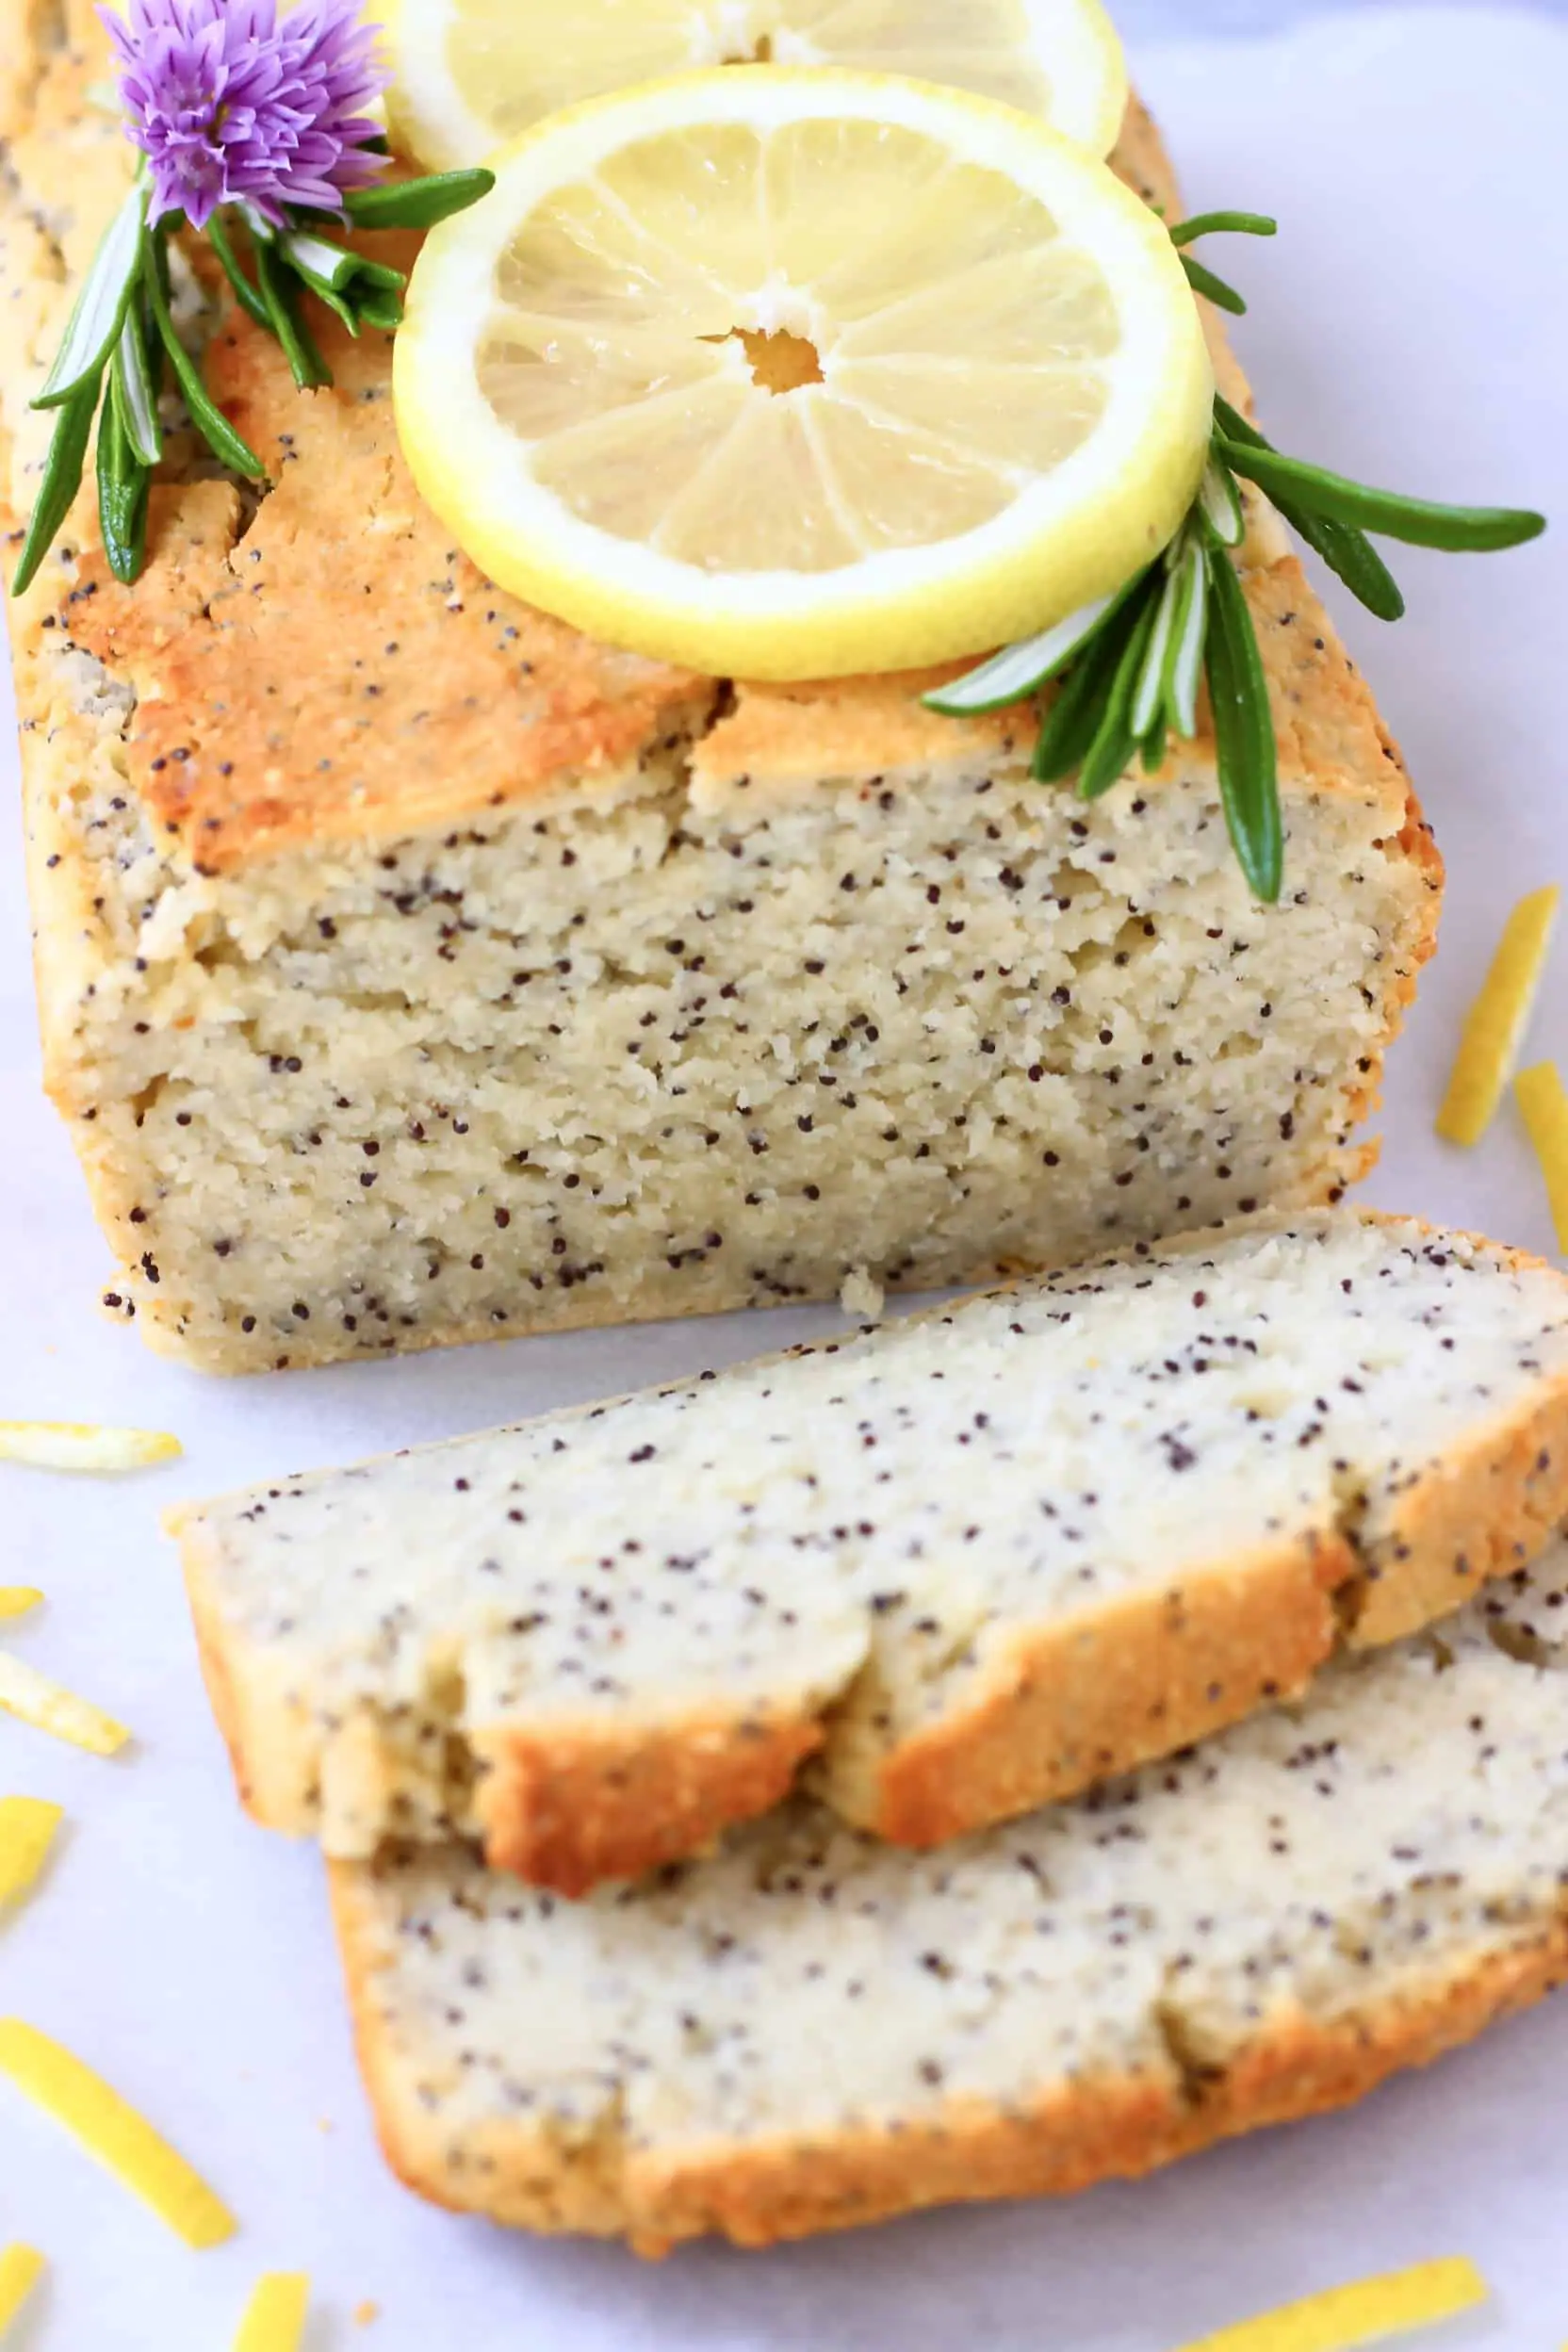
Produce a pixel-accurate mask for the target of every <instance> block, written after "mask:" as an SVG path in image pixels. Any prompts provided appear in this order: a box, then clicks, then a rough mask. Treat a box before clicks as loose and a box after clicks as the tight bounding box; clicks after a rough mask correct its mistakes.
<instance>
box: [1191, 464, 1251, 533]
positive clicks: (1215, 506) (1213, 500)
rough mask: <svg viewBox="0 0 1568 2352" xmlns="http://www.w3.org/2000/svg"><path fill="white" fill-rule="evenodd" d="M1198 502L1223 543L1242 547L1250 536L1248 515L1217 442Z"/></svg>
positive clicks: (1206, 470)
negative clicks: (1248, 532) (1243, 542)
mask: <svg viewBox="0 0 1568 2352" xmlns="http://www.w3.org/2000/svg"><path fill="white" fill-rule="evenodd" d="M1198 503H1199V506H1200V507H1201V510H1202V513H1203V516H1204V519H1205V521H1206V522H1207V523H1208V526H1209V529H1210V530H1211V531H1213V532H1214V535H1215V537H1216V538H1217V540H1218V542H1219V544H1220V546H1221V547H1240V545H1241V543H1242V541H1243V540H1244V539H1245V538H1246V536H1247V516H1246V514H1245V512H1244V511H1243V508H1242V503H1241V492H1240V491H1239V490H1238V489H1237V488H1236V482H1235V476H1234V475H1233V473H1232V471H1231V468H1230V466H1228V465H1227V464H1226V462H1225V460H1224V458H1223V457H1222V456H1221V454H1220V452H1219V449H1218V448H1217V447H1216V449H1214V450H1213V452H1212V453H1211V455H1210V458H1209V462H1208V465H1207V466H1205V467H1204V469H1203V482H1202V487H1201V489H1200V491H1199V493H1198Z"/></svg>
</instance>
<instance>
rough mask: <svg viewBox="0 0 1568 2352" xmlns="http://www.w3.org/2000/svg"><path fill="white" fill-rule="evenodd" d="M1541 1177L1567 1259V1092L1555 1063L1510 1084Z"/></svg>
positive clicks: (1541, 1065) (1539, 1065)
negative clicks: (1538, 1163) (1533, 1149)
mask: <svg viewBox="0 0 1568 2352" xmlns="http://www.w3.org/2000/svg"><path fill="white" fill-rule="evenodd" d="M1513 1090H1514V1093H1515V1094H1516V1095H1517V1096H1518V1098H1519V1108H1520V1109H1521V1110H1522V1111H1523V1113H1524V1115H1525V1124H1526V1126H1527V1128H1528V1129H1529V1133H1530V1141H1531V1143H1533V1144H1534V1146H1535V1156H1536V1158H1537V1159H1538V1160H1539V1161H1540V1162H1541V1173H1542V1174H1543V1176H1544V1178H1545V1179H1546V1198H1547V1200H1548V1201H1550V1202H1551V1209H1552V1222H1553V1224H1554V1225H1555V1226H1556V1227H1557V1246H1558V1248H1559V1249H1560V1250H1562V1251H1563V1253H1564V1255H1568V1092H1565V1091H1564V1089H1563V1084H1562V1080H1561V1078H1560V1075H1559V1073H1558V1068H1557V1064H1556V1063H1555V1062H1537V1063H1536V1064H1535V1065H1534V1067H1533V1068H1532V1069H1530V1070H1521V1071H1520V1072H1519V1075H1518V1077H1517V1078H1516V1079H1515V1080H1514V1082H1513Z"/></svg>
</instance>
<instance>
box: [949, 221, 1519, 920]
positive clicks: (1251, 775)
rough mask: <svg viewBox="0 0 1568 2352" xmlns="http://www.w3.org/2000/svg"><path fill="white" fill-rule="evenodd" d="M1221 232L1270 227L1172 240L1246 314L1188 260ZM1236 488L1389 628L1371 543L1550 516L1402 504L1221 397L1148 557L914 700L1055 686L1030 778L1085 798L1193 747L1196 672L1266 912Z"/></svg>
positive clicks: (1268, 780) (1264, 820)
mask: <svg viewBox="0 0 1568 2352" xmlns="http://www.w3.org/2000/svg"><path fill="white" fill-rule="evenodd" d="M1221 232H1228V233H1231V234H1233V235H1239V236H1248V237H1272V236H1273V235H1274V234H1275V223H1274V222H1273V221H1270V220H1268V219H1267V218H1266V217H1265V216H1264V215H1262V214H1258V213H1241V212H1216V213H1203V214H1200V215H1198V216H1196V217H1195V218H1194V219H1192V220H1189V221H1179V222H1177V223H1176V225H1175V226H1174V227H1173V228H1172V229H1171V231H1170V237H1171V241H1172V243H1173V244H1174V245H1175V246H1176V248H1177V250H1178V252H1179V253H1181V256H1182V262H1183V266H1184V269H1185V270H1186V272H1187V275H1188V277H1189V279H1190V280H1191V281H1192V284H1193V286H1195V288H1196V289H1197V290H1198V291H1199V292H1200V293H1203V294H1206V295H1207V296H1208V297H1209V299H1210V300H1211V301H1214V302H1219V303H1220V304H1221V306H1222V307H1223V308H1226V309H1229V310H1232V311H1236V312H1240V311H1243V310H1245V308H1246V304H1245V302H1243V301H1242V299H1241V297H1240V296H1239V295H1238V294H1236V293H1235V292H1234V290H1233V288H1231V287H1229V286H1226V285H1225V284H1224V281H1223V280H1221V279H1216V278H1214V276H1213V273H1212V272H1211V271H1208V270H1204V268H1203V267H1202V265H1201V263H1198V262H1195V261H1194V260H1193V258H1192V256H1191V255H1190V254H1189V253H1187V252H1186V250H1185V249H1186V247H1187V246H1189V245H1190V244H1192V243H1193V242H1194V241H1195V240H1196V239H1197V238H1198V237H1207V236H1211V235H1214V234H1217V233H1221ZM1242 481H1247V482H1253V483H1255V484H1256V486H1257V487H1258V488H1259V489H1260V490H1263V491H1264V492H1266V495H1267V496H1268V498H1269V499H1270V500H1271V502H1272V503H1273V505H1274V507H1275V509H1276V511H1277V512H1278V513H1279V515H1280V516H1281V518H1282V520H1283V521H1284V522H1285V523H1287V524H1288V525H1289V526H1290V528H1291V529H1292V530H1293V531H1296V533H1297V534H1298V536H1299V537H1300V538H1301V539H1303V540H1305V541H1306V543H1307V545H1308V546H1309V547H1312V548H1313V549H1314V550H1315V552H1316V553H1317V554H1318V555H1320V556H1321V557H1322V558H1323V561H1324V562H1325V563H1326V564H1328V565H1329V566H1330V568H1331V570H1332V571H1333V572H1335V573H1336V574H1337V575H1338V577H1339V578H1340V579H1341V580H1343V581H1344V582H1345V585H1346V586H1347V587H1348V589H1349V590H1350V593H1351V594H1352V596H1356V597H1357V598H1358V599H1359V600H1360V602H1361V603H1363V604H1364V605H1365V607H1366V608H1367V610H1368V611H1369V612H1370V613H1375V614H1376V615H1377V616H1378V618H1379V619H1380V620H1386V621H1397V620H1398V619H1399V618H1400V617H1401V616H1402V614H1403V613H1404V610H1405V600H1404V597H1403V596H1402V595H1401V594H1400V592H1399V588H1398V584H1397V581H1396V580H1395V579H1394V576H1393V574H1392V573H1391V572H1390V571H1389V569H1388V566H1387V565H1386V564H1384V562H1383V560H1382V558H1381V556H1380V554H1379V553H1378V551H1377V549H1376V548H1375V547H1373V545H1372V543H1371V540H1370V539H1369V538H1368V537H1367V535H1366V534H1367V532H1368V531H1376V532H1377V533H1378V534H1379V535H1380V537H1383V538H1387V539H1397V540H1402V541H1404V542H1405V543H1406V544H1408V545H1410V546H1413V547H1440V548H1446V549H1448V550H1451V551H1456V552H1485V551H1489V550H1495V549H1498V548H1505V547H1521V546H1523V545H1524V543H1525V542H1526V541H1527V540H1529V539H1534V538H1538V537H1539V536H1540V534H1541V532H1542V531H1544V530H1545V528H1546V523H1545V517H1544V515H1537V514H1534V513H1530V512H1527V511H1524V510H1521V509H1516V508H1511V507H1464V506H1446V505H1441V504H1438V503H1435V502H1434V501H1432V500H1430V499H1427V498H1404V497H1401V496H1399V495H1398V494H1397V493H1396V492H1394V491H1388V490H1374V489H1370V488H1368V487H1367V486H1366V485H1365V484H1364V483H1363V482H1351V481H1350V480H1348V478H1347V477H1346V476H1345V475H1343V474H1336V473H1331V472H1330V471H1329V469H1328V468H1327V467H1325V466H1312V465H1308V464H1307V463H1306V462H1305V461H1304V460H1303V459H1300V458H1296V457H1286V456H1284V455H1283V454H1282V452H1281V451H1279V450H1278V449H1275V448H1274V447H1273V445H1272V443H1271V442H1268V441H1266V439H1265V438H1264V436H1263V434H1262V433H1260V432H1259V431H1258V429H1257V427H1256V426H1255V425H1253V424H1251V423H1250V422H1249V420H1248V419H1247V418H1246V417H1243V416H1242V415H1241V414H1240V412H1239V411H1238V410H1236V409H1235V408H1233V407H1232V405H1231V403H1230V402H1229V401H1228V400H1224V399H1222V398H1218V397H1217V398H1216V400H1215V414H1214V432H1213V438H1212V442H1211V446H1210V452H1209V461H1208V465H1207V466H1206V467H1205V469H1204V474H1203V479H1202V482H1201V485H1200V487H1199V490H1198V494H1197V496H1196V498H1194V500H1193V504H1192V506H1191V508H1190V509H1189V511H1188V513H1187V515H1186V517H1185V519H1184V522H1183V523H1182V526H1181V528H1180V530H1179V531H1177V532H1176V535H1175V537H1174V538H1173V539H1172V540H1171V542H1170V544H1169V546H1168V547H1167V548H1166V549H1165V551H1164V553H1163V554H1162V555H1161V556H1160V557H1159V558H1158V559H1157V560H1156V562H1155V563H1153V564H1150V565H1149V566H1148V567H1147V568H1146V569H1145V570H1143V571H1141V572H1139V573H1137V574H1136V575H1135V577H1134V578H1133V579H1132V580H1128V581H1127V582H1125V583H1124V585H1123V586H1122V587H1121V588H1120V589H1119V590H1117V591H1116V592H1115V593H1114V594H1112V595H1111V596H1102V597H1100V598H1098V599H1097V600H1096V602H1094V603H1093V604H1089V605H1086V606H1085V607H1084V608H1083V609H1082V611H1081V612H1078V613H1070V615H1069V616H1068V618H1067V619H1066V620H1063V621H1060V622H1058V623H1057V624H1056V626H1055V627H1054V629H1046V630H1043V631H1042V632H1041V633H1040V634H1039V635H1038V636H1037V637H1031V638H1028V639H1025V640H1023V641H1022V642H1021V643H1020V644H1018V645H1009V646H1007V647H1006V648H1005V650H1004V651H1003V652H1001V653H999V654H996V655H995V656H993V658H992V659H991V660H990V661H988V662H982V663H981V664H980V666H979V668H978V669H974V670H972V671H970V672H969V673H968V675H967V676H966V677H963V678H956V679H954V680H953V681H952V683H950V684H949V685H946V686H942V687H939V688H938V689H937V690H936V691H935V692H933V693H931V694H926V695H925V696H924V697H923V699H924V702H925V704H926V707H927V708H928V709H930V710H932V711H941V712H943V713H944V714H945V715H946V716H948V717H951V718H967V717H970V716H972V714H974V713H976V712H979V711H996V710H1001V709H1003V708H1005V707H1006V706H1007V705H1009V704H1012V703H1015V702H1020V701H1022V700H1023V699H1024V698H1025V697H1026V696H1028V695H1031V694H1037V693H1039V692H1040V690H1041V689H1042V688H1043V687H1045V686H1048V685H1050V684H1052V683H1053V682H1056V683H1057V692H1056V694H1054V697H1053V699H1052V700H1051V702H1050V704H1049V705H1048V707H1047V709H1046V711H1045V713H1044V716H1043V718H1042V721H1041V724H1040V731H1039V737H1038V741H1037V744H1036V748H1035V758H1034V765H1033V772H1034V774H1035V776H1037V778H1038V779H1039V780H1040V781H1041V782H1042V783H1052V782H1056V781H1059V780H1060V779H1062V778H1065V777H1066V776H1070V775H1072V774H1073V773H1074V772H1075V771H1076V774H1077V778H1078V784H1077V791H1078V796H1079V798H1080V799H1082V800H1096V799H1098V798H1100V796H1101V795H1102V794H1103V792H1107V791H1108V790H1109V789H1110V787H1111V786H1112V785H1113V784H1114V783H1115V782H1116V781H1117V779H1118V777H1119V776H1124V775H1125V774H1126V773H1127V771H1128V770H1129V769H1130V768H1132V766H1133V765H1134V763H1135V760H1136V759H1137V758H1138V757H1139V756H1140V755H1141V759H1142V764H1143V767H1144V769H1145V772H1146V773H1148V774H1151V775H1152V773H1153V772H1154V771H1155V769H1157V768H1158V767H1159V766H1160V765H1161V763H1162V761H1163V760H1164V759H1165V756H1166V752H1167V749H1168V743H1169V738H1170V736H1171V735H1172V734H1173V733H1174V734H1175V735H1177V736H1179V737H1182V738H1184V739H1185V740H1188V741H1190V740H1191V739H1192V738H1193V737H1194V736H1195V735H1196V734H1197V732H1198V699H1199V694H1198V690H1199V682H1200V679H1201V678H1204V677H1206V678H1207V681H1208V689H1209V704H1210V709H1211V711H1212V714H1213V723H1214V734H1215V751H1216V764H1217V771H1218V777H1219V794H1220V801H1221V804H1222V806H1223V808H1224V811H1225V823H1226V825H1227V828H1228V830H1229V832H1230V837H1231V841H1232V843H1233V847H1234V850H1235V854H1236V858H1237V859H1238V861H1239V863H1240V865H1241V869H1242V872H1243V873H1244V874H1245V875H1246V877H1247V881H1248V884H1249V886H1250V889H1251V890H1252V892H1253V894H1254V896H1256V897H1257V898H1259V899H1261V900H1263V901H1264V902H1265V903H1266V904H1269V905H1271V904H1273V902H1274V901H1276V900H1277V899H1278V897H1279V895H1280V891H1281V889H1282V883H1283V876H1284V825H1283V819H1282V812H1281V807H1280V792H1279V777H1278V749H1277V745H1276V740H1275V733H1274V719H1273V712H1272V710H1271V708H1270V705H1269V698H1268V681H1267V677H1266V671H1265V668H1264V661H1263V654H1262V650H1261V648H1260V646H1259V644H1258V638H1257V631H1256V629H1255V628H1254V626H1253V623H1252V616H1251V613H1250V609H1249V606H1248V602H1247V597H1246V595H1245V593H1244V591H1243V588H1242V583H1241V580H1240V577H1239V575H1238V571H1237V566H1236V563H1235V561H1234V560H1233V559H1234V556H1235V553H1236V551H1238V550H1239V549H1240V547H1242V544H1243V542H1244V540H1245V538H1246V529H1247V525H1246V513H1245V509H1244V507H1243V504H1242V496H1241V488H1240V483H1241V482H1242Z"/></svg>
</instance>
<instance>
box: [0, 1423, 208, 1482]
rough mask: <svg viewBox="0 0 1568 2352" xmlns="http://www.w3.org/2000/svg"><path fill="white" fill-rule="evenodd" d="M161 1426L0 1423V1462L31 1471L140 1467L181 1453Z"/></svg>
mask: <svg viewBox="0 0 1568 2352" xmlns="http://www.w3.org/2000/svg"><path fill="white" fill-rule="evenodd" d="M182 1450H183V1449H182V1447H181V1445H180V1441H179V1439H178V1438H177V1437H172V1436H171V1435H170V1434H169V1432H168V1430H167V1429H106V1428H105V1427H104V1426H103V1424H102V1423H100V1422H96V1421H0V1462H27V1463H28V1464H30V1465H31V1467H32V1468H34V1469H35V1470H95V1471H115V1470H145V1469H146V1468H148V1466H149V1465H150V1464H151V1463H153V1462H172V1460H173V1458H174V1456H175V1455H176V1454H178V1453H180V1452H181V1451H182Z"/></svg>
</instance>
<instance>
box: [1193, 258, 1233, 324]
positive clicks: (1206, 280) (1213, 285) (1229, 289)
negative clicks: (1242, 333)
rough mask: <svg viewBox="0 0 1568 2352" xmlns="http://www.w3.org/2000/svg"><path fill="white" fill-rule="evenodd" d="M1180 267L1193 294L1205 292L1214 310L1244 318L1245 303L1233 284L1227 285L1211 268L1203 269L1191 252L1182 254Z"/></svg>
mask: <svg viewBox="0 0 1568 2352" xmlns="http://www.w3.org/2000/svg"><path fill="white" fill-rule="evenodd" d="M1182 267H1183V269H1184V270H1185V271H1186V273H1187V283H1188V285H1189V286H1191V287H1192V290H1193V292H1194V293H1195V294H1206V295H1207V296H1208V298H1209V300H1210V302H1212V303H1213V304H1214V306H1215V308H1216V310H1228V311H1229V312H1230V314H1231V316H1232V318H1233V319H1245V318H1246V316H1247V304H1246V303H1245V302H1243V300H1242V298H1241V296H1240V295H1239V294H1238V293H1237V292H1236V290H1235V287H1234V286H1227V285H1226V283H1225V281H1224V279H1223V278H1217V277H1216V276H1215V273H1214V271H1213V270H1205V269H1204V267H1203V265H1202V263H1201V261H1199V260H1197V259H1196V258H1195V257H1194V256H1193V255H1192V254H1191V253H1184V254H1183V255H1182Z"/></svg>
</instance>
